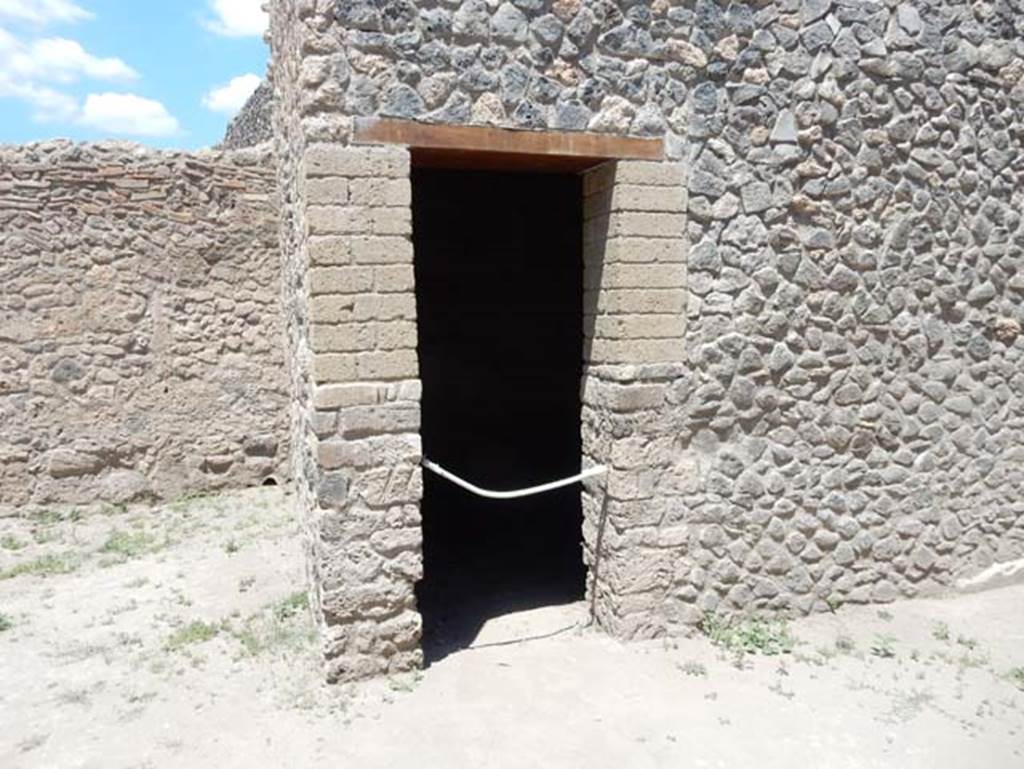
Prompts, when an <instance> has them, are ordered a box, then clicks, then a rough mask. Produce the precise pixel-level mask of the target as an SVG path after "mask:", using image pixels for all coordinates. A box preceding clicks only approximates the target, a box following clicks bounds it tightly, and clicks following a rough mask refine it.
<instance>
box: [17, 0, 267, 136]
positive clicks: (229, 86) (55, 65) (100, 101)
mask: <svg viewBox="0 0 1024 769" xmlns="http://www.w3.org/2000/svg"><path fill="white" fill-rule="evenodd" d="M262 2H263V0H170V1H169V0H0V143H21V142H29V141H35V140H39V139H52V138H57V137H64V138H71V139H86V140H94V139H114V138H116V139H128V140H132V141H138V142H141V143H143V144H149V145H153V146H158V147H183V148H197V147H204V146H209V145H211V144H215V143H216V142H217V141H219V140H220V139H221V137H222V136H223V134H224V129H225V127H226V126H227V123H228V121H229V120H230V118H231V117H232V115H233V114H234V113H235V112H236V111H237V109H238V107H239V106H240V105H241V104H242V103H244V101H245V99H246V97H248V95H249V94H250V93H251V92H252V90H253V88H255V86H256V84H257V83H258V82H259V78H260V77H262V76H263V75H264V74H265V71H266V64H267V55H268V53H267V47H266V45H265V44H264V43H263V40H262V31H263V29H264V28H265V26H266V16H265V14H264V13H263V12H262V11H261V10H260V5H261V3H262Z"/></svg>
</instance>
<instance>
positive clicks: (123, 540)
mask: <svg viewBox="0 0 1024 769" xmlns="http://www.w3.org/2000/svg"><path fill="white" fill-rule="evenodd" d="M153 547H154V540H153V537H152V536H151V535H150V534H148V533H146V532H144V531H134V532H132V531H122V530H121V529H114V530H113V531H112V532H110V536H109V537H107V541H106V542H104V543H103V547H101V548H100V552H101V553H106V554H107V555H113V556H114V557H115V558H116V559H117V560H118V561H120V562H123V561H127V560H129V559H131V558H138V557H139V556H140V555H145V554H146V553H149V552H151V551H152V550H153Z"/></svg>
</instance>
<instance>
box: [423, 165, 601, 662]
mask: <svg viewBox="0 0 1024 769" xmlns="http://www.w3.org/2000/svg"><path fill="white" fill-rule="evenodd" d="M412 189H413V233H414V243H415V254H416V256H415V266H416V298H417V324H418V333H419V357H420V376H421V377H422V380H423V422H422V428H421V431H422V438H423V452H424V454H425V456H427V457H428V458H430V459H432V460H433V461H434V462H437V463H439V464H441V465H443V466H444V467H446V468H447V469H449V470H451V471H452V472H454V473H456V474H457V475H460V476H462V477H464V478H466V479H467V480H469V481H471V482H473V483H475V484H477V485H479V486H483V487H485V488H491V489H502V490H504V489H515V488H522V487H526V486H531V485H535V484H539V483H544V482H547V481H550V480H554V479H557V478H562V477H565V476H569V475H573V474H575V473H577V472H579V470H580V451H581V447H580V379H581V374H582V358H583V325H582V323H583V320H582V290H583V275H582V269H583V268H582V251H581V249H582V244H581V240H582V223H581V222H582V212H581V205H582V203H581V201H582V191H581V180H580V177H578V176H575V175H569V174H557V173H549V174H541V173H508V172H504V173H499V172H485V171H450V170H438V169H427V168H414V170H413V174H412ZM423 485H424V496H423V502H422V515H423V542H424V544H423V556H424V577H423V580H422V581H421V582H420V583H419V585H417V590H416V595H417V603H418V606H419V610H420V612H421V614H422V616H423V623H424V626H423V651H424V656H425V658H426V660H427V662H428V663H430V662H432V661H436V660H438V659H441V658H443V657H444V656H446V655H447V654H448V653H450V652H452V651H455V650H458V649H461V648H465V647H466V646H468V645H470V644H471V643H472V641H473V639H474V638H475V637H476V635H477V632H478V631H479V629H480V627H481V626H482V625H483V624H484V623H485V622H486V621H487V620H488V619H491V618H493V617H496V616H499V615H502V614H506V613H509V612H512V611H519V610H524V609H530V608H536V607H539V606H549V605H557V604H561V603H568V602H571V601H575V600H579V599H581V598H582V597H583V593H584V581H585V576H586V569H585V567H584V565H583V561H582V551H581V544H580V543H581V539H582V512H581V505H580V489H579V487H578V486H569V487H566V488H562V489H558V490H556V491H552V492H548V493H546V494H543V495H539V496H534V497H527V498H524V499H517V500H488V499H483V498H481V497H478V496H476V495H474V494H471V493H469V492H467V491H464V490H462V489H460V488H458V487H456V486H454V485H453V484H451V483H450V482H449V481H447V480H444V479H442V478H439V477H437V476H435V475H434V474H433V473H430V472H427V471H424V478H423Z"/></svg>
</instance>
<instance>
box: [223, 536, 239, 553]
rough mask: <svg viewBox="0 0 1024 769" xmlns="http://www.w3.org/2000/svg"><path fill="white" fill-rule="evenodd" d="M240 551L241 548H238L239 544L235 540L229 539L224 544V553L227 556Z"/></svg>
mask: <svg viewBox="0 0 1024 769" xmlns="http://www.w3.org/2000/svg"><path fill="white" fill-rule="evenodd" d="M241 549H242V548H241V547H240V546H239V544H238V543H237V542H236V541H235V540H233V539H229V540H228V541H227V542H226V543H225V544H224V552H225V553H227V554H228V555H234V554H235V553H237V552H238V551H239V550H241Z"/></svg>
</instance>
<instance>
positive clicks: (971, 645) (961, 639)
mask: <svg viewBox="0 0 1024 769" xmlns="http://www.w3.org/2000/svg"><path fill="white" fill-rule="evenodd" d="M956 642H957V643H958V644H960V645H961V646H964V647H966V648H968V649H970V650H971V651H974V650H975V649H976V648H977V646H978V642H977V640H975V639H974V638H968V637H967V636H962V635H959V636H957V637H956Z"/></svg>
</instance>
